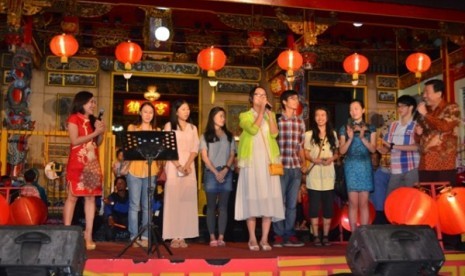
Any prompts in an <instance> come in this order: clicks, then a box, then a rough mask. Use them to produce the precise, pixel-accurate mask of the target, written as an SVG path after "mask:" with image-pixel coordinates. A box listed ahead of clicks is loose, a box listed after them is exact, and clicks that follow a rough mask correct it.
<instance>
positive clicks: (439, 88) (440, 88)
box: [425, 79, 444, 97]
mask: <svg viewBox="0 0 465 276" xmlns="http://www.w3.org/2000/svg"><path fill="white" fill-rule="evenodd" d="M427 85H432V86H433V90H434V92H435V93H437V92H441V93H442V94H441V97H444V82H443V81H442V80H438V79H432V80H429V81H427V82H425V86H427Z"/></svg>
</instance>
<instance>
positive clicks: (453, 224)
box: [436, 187, 465, 235]
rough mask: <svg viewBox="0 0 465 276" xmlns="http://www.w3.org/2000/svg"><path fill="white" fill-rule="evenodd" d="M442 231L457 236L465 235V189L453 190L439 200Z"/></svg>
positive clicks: (442, 195)
mask: <svg viewBox="0 0 465 276" xmlns="http://www.w3.org/2000/svg"><path fill="white" fill-rule="evenodd" d="M436 203H437V206H438V213H439V225H440V226H441V227H440V228H441V231H442V232H444V233H446V234H449V235H456V234H462V233H465V188H463V187H460V188H452V189H451V190H450V191H449V192H446V193H443V194H441V195H440V196H439V197H438V198H437V201H436Z"/></svg>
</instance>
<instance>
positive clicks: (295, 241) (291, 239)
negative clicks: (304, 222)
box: [284, 236, 304, 247]
mask: <svg viewBox="0 0 465 276" xmlns="http://www.w3.org/2000/svg"><path fill="white" fill-rule="evenodd" d="M284 246H286V247H302V246H304V243H303V242H301V241H299V240H298V239H297V237H296V236H291V237H289V239H288V240H287V241H286V242H285V243H284Z"/></svg>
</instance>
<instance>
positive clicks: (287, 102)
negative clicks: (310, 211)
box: [273, 90, 306, 247]
mask: <svg viewBox="0 0 465 276" xmlns="http://www.w3.org/2000/svg"><path fill="white" fill-rule="evenodd" d="M280 102H281V107H282V116H281V117H280V118H279V119H278V128H279V136H278V144H279V149H280V153H281V161H282V163H283V166H284V175H282V176H281V191H282V195H283V204H284V212H285V219H284V220H281V221H278V222H274V223H273V231H274V234H275V237H274V244H273V246H274V247H282V246H289V247H300V246H304V243H303V242H301V241H299V240H298V239H297V237H296V235H295V231H294V226H295V220H296V206H297V195H298V192H299V187H300V183H301V179H302V173H303V172H304V171H305V170H306V168H305V156H304V147H303V144H304V138H305V123H304V121H303V120H302V119H301V118H299V117H297V116H296V110H297V108H298V106H299V104H300V103H299V95H298V94H297V92H296V91H294V90H286V91H284V92H283V93H282V94H281V97H280Z"/></svg>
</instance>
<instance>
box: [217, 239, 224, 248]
mask: <svg viewBox="0 0 465 276" xmlns="http://www.w3.org/2000/svg"><path fill="white" fill-rule="evenodd" d="M218 246H221V247H223V246H226V243H225V242H224V241H223V240H218Z"/></svg>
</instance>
